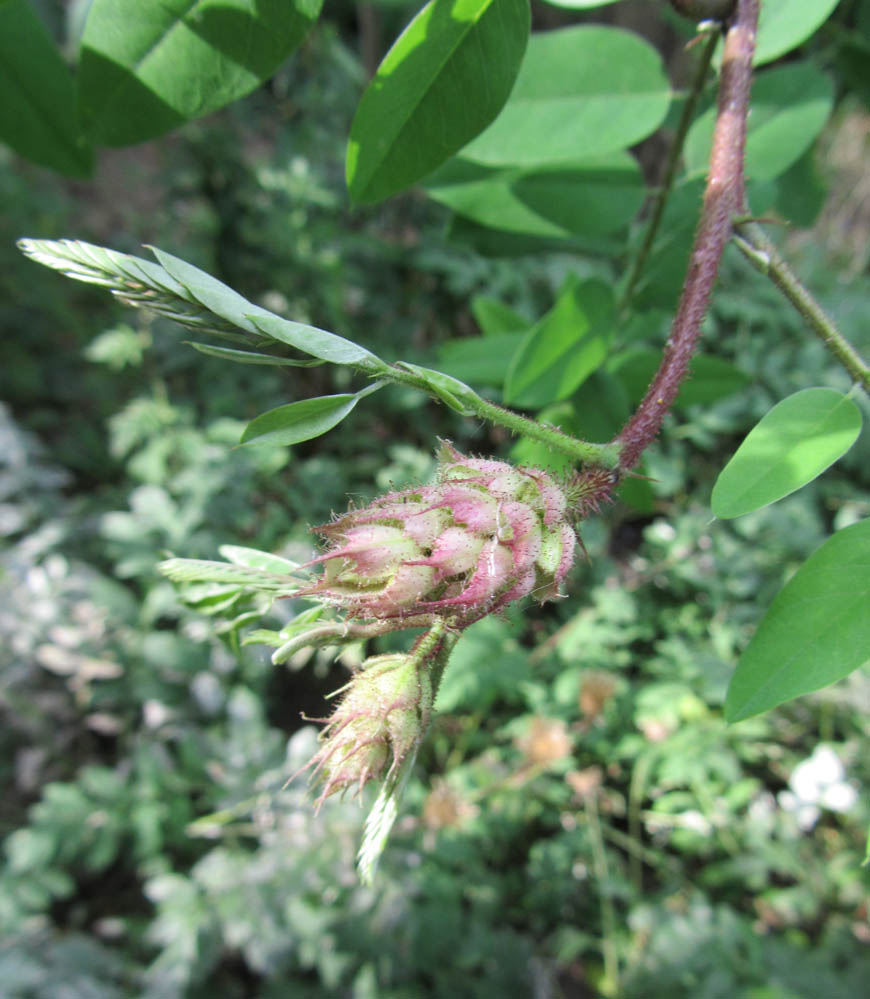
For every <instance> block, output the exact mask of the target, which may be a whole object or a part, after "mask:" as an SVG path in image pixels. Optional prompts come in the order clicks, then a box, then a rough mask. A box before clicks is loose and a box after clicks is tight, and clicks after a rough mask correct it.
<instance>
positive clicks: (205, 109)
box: [79, 0, 322, 146]
mask: <svg viewBox="0 0 870 999" xmlns="http://www.w3.org/2000/svg"><path fill="white" fill-rule="evenodd" d="M321 2H322V0H257V3H256V4H251V3H250V2H248V0H194V2H192V3H191V2H190V0H136V3H135V4H134V5H132V6H130V5H126V6H125V5H119V4H118V3H117V2H116V0H92V3H91V6H90V10H89V12H88V17H87V21H86V22H85V30H84V34H83V36H82V40H81V57H80V66H79V107H80V109H81V115H82V122H83V124H84V127H85V130H86V132H87V134H88V135H89V136H90V137H91V138H92V139H93V141H94V142H97V143H99V144H101V145H107V146H126V145H133V144H134V143H137V142H142V141H143V140H145V139H151V138H154V137H155V136H157V135H162V134H163V133H164V132H168V131H169V130H170V129H172V128H175V127H176V126H177V125H180V124H181V123H182V122H185V121H188V120H190V119H191V118H198V117H201V116H202V115H205V114H210V113H211V112H212V111H216V110H217V109H218V108H220V107H223V106H224V105H225V104H229V103H230V102H231V101H234V100H237V99H238V98H239V97H242V96H244V95H245V94H248V93H250V92H251V91H252V90H253V89H254V88H255V87H257V86H259V84H261V83H262V82H263V81H264V80H266V79H268V78H269V77H270V76H271V75H272V74H273V73H274V72H275V70H276V69H277V68H278V66H279V65H280V64H281V63H282V62H283V61H284V59H286V58H287V56H288V55H289V54H290V53H291V52H292V51H293V50H294V49H295V48H296V47H297V45H299V43H300V42H301V41H302V39H303V38H304V37H305V35H306V34H307V33H308V29H309V28H310V27H311V25H312V24H313V23H314V21H315V20H316V19H317V15H318V14H319V13H320V6H321Z"/></svg>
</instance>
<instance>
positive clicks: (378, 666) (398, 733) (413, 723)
mask: <svg viewBox="0 0 870 999" xmlns="http://www.w3.org/2000/svg"><path fill="white" fill-rule="evenodd" d="M343 691H344V696H343V697H342V699H341V701H340V702H339V705H338V707H337V708H336V710H335V712H334V713H333V715H332V717H331V718H330V719H329V720H328V721H327V724H326V727H325V728H324V729H323V730H322V732H321V733H320V740H321V742H322V743H323V747H322V748H321V750H320V751H319V752H318V753H317V755H316V756H315V757H314V759H313V760H312V761H311V764H310V765H313V766H314V773H315V774H316V775H317V776H318V777H319V778H320V780H321V781H322V784H323V790H322V792H321V795H320V801H321V802H322V801H323V799H324V798H327V797H329V795H331V794H335V793H336V792H340V791H346V790H347V789H348V788H355V789H356V790H358V791H361V790H362V789H363V787H364V786H365V785H366V784H367V783H368V782H369V781H370V780H377V779H379V778H381V777H390V776H392V775H393V774H394V773H395V772H396V771H397V769H398V768H399V766H400V765H401V764H402V762H403V761H404V760H405V759H406V757H407V756H408V755H409V754H410V753H411V752H412V751H413V750H414V749H415V748H416V746H417V745H418V744H419V742H420V741H421V739H422V738H423V735H424V733H425V732H426V729H427V727H428V725H429V715H430V713H431V710H432V685H431V680H430V677H429V672H428V670H426V669H425V668H421V663H420V662H419V660H418V658H417V657H416V656H414V655H413V654H404V653H401V654H391V655H382V656H373V657H371V658H370V659H367V660H366V662H365V663H363V665H362V667H361V668H360V669H359V670H357V672H355V673H354V674H353V677H352V678H351V680H350V682H349V683H348V684H347V685H346V686H345V687H344V688H343Z"/></svg>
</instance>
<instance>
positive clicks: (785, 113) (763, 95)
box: [685, 62, 834, 180]
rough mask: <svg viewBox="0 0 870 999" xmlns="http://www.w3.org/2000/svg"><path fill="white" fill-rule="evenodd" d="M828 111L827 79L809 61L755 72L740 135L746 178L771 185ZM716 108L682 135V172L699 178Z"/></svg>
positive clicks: (829, 90)
mask: <svg viewBox="0 0 870 999" xmlns="http://www.w3.org/2000/svg"><path fill="white" fill-rule="evenodd" d="M833 106H834V87H833V84H832V83H831V81H830V79H829V78H828V77H827V76H826V75H825V74H824V73H821V72H820V71H819V70H818V69H816V67H815V66H814V65H813V64H812V63H809V62H797V63H790V64H789V65H787V66H778V67H776V68H775V69H769V70H766V71H765V72H764V73H759V74H758V76H757V78H756V79H755V80H754V81H753V84H752V114H751V115H750V116H749V120H748V123H747V131H746V176H747V177H748V178H750V179H753V180H772V179H773V178H774V177H778V176H779V175H780V174H782V173H785V171H786V170H788V168H789V167H790V166H791V165H792V164H793V163H796V162H797V161H798V160H799V159H800V158H801V156H802V155H803V154H804V153H805V152H806V150H807V149H809V147H810V146H811V145H812V143H813V140H814V139H815V138H816V137H817V136H818V134H819V133H820V132H821V130H822V129H823V128H824V126H825V122H827V120H828V118H829V117H830V115H831V111H832V109H833ZM715 120H716V109H715V108H710V109H709V110H708V111H706V112H705V113H704V114H702V115H701V116H700V117H699V118H697V119H696V120H695V122H694V123H693V125H692V127H691V128H690V129H689V134H688V135H687V136H686V146H685V157H686V170H687V172H688V173H689V174H698V173H703V172H705V171H706V170H707V166H708V164H709V160H710V147H711V144H712V138H713V126H714V124H715Z"/></svg>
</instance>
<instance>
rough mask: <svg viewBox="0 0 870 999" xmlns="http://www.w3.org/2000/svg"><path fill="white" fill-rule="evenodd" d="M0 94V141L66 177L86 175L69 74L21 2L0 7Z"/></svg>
mask: <svg viewBox="0 0 870 999" xmlns="http://www.w3.org/2000/svg"><path fill="white" fill-rule="evenodd" d="M0 92H2V94H3V97H2V100H0V141H2V142H6V143H8V144H9V145H10V146H11V147H12V148H13V149H14V150H15V151H16V152H17V153H19V154H20V155H21V156H26V157H27V158H28V159H31V160H33V161H34V162H36V163H39V164H40V165H41V166H46V167H51V169H52V170H58V171H59V172H60V173H63V174H67V175H68V176H71V177H86V176H88V175H89V174H90V172H91V169H92V167H93V151H92V150H91V148H90V146H89V145H88V143H87V142H86V141H85V139H84V138H83V136H82V135H81V132H80V130H79V125H78V113H77V111H76V102H75V86H74V83H73V77H72V74H71V73H70V71H69V69H68V68H67V65H66V63H65V62H64V61H63V59H62V58H61V54H60V52H59V51H58V49H57V46H56V45H55V44H54V42H53V41H52V39H51V36H50V35H49V34H48V32H47V31H46V29H45V26H44V25H43V23H42V20H41V19H40V17H39V15H38V14H37V13H36V12H35V11H34V9H33V7H32V5H31V4H30V3H28V2H27V0H6V2H5V3H2V4H0Z"/></svg>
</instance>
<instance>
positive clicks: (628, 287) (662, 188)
mask: <svg viewBox="0 0 870 999" xmlns="http://www.w3.org/2000/svg"><path fill="white" fill-rule="evenodd" d="M719 37H720V31H719V30H718V26H717V29H716V30H714V29H713V28H711V29H710V31H709V37H708V38H707V44H706V45H705V46H704V48H703V49H702V50H701V59H700V61H699V63H698V66H697V69H696V71H695V77H694V79H693V80H692V86H691V88H690V90H689V94H688V97H687V98H686V103H685V104H684V105H683V112H682V114H681V115H680V121H679V124H678V125H677V131H676V134H675V135H674V140H673V142H672V143H671V148H670V151H669V152H668V161H667V163H666V164H665V170H664V174H663V175H662V179H661V184H660V185H659V189H658V191H657V192H656V196H655V201H654V202H653V206H652V211H651V212H650V217H649V221H648V222H647V226H646V232H644V235H643V242H642V243H641V246H640V249H639V250H638V252H637V253H636V254H635V256H634V259H633V260H632V261H631V266H630V267H629V271H628V276H627V277H626V279H625V287H624V288H623V291H622V294H621V295H620V296H619V305H618V308H617V311H618V312H621V311H622V310H623V309H624V308H625V307H626V306H627V305H628V303H629V302H630V301H631V296H632V292H633V291H634V288H635V285H636V284H637V280H638V278H639V277H640V275H641V271H642V270H643V266H644V264H645V263H646V258H647V257H648V256H649V252H650V250H651V249H652V245H653V243H654V242H655V238H656V235H657V233H658V231H659V225H660V224H661V221H662V216H663V215H664V213H665V206H666V205H667V203H668V198H669V197H670V193H671V190H672V189H673V186H674V180H675V178H676V176H677V167H678V166H679V163H680V157H681V155H682V152H683V145H684V143H685V141H686V135H687V134H688V131H689V125H691V123H692V118H693V117H694V114H695V108H696V107H697V106H698V100H699V98H700V96H701V91H702V90H703V89H704V81H705V80H706V79H707V72H708V70H709V69H710V62H711V61H712V59H713V53H714V52H715V51H716V44H717V42H718V41H719Z"/></svg>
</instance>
